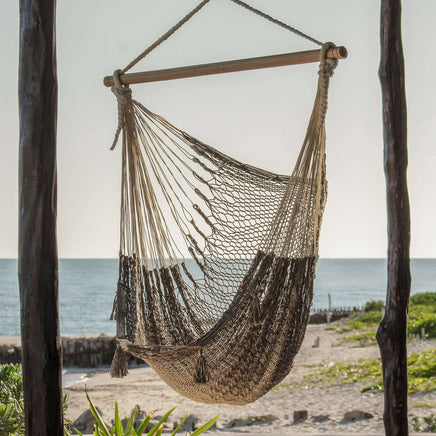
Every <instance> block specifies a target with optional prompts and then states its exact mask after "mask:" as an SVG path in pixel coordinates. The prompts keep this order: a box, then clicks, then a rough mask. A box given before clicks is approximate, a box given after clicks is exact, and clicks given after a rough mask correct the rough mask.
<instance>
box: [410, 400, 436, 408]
mask: <svg viewBox="0 0 436 436" xmlns="http://www.w3.org/2000/svg"><path fill="white" fill-rule="evenodd" d="M412 406H413V407H419V408H422V409H433V407H436V401H415V402H414V403H413V404H412Z"/></svg>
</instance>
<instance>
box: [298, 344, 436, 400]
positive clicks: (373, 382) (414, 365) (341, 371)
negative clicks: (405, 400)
mask: <svg viewBox="0 0 436 436" xmlns="http://www.w3.org/2000/svg"><path fill="white" fill-rule="evenodd" d="M434 374H436V348H432V349H430V350H426V351H422V352H420V353H412V354H410V355H409V356H408V379H409V393H410V394H414V393H418V392H431V391H435V390H436V377H434ZM355 383H364V386H363V387H362V388H361V389H360V391H361V392H367V391H369V390H375V391H382V390H383V374H382V364H381V359H380V358H378V359H371V360H359V361H357V362H346V363H332V364H329V365H325V366H323V367H320V368H318V369H317V370H315V371H313V372H311V373H310V374H308V375H307V376H305V378H304V381H303V382H302V385H303V386H300V388H301V387H304V386H318V387H320V386H321V387H328V386H332V385H348V384H355Z"/></svg>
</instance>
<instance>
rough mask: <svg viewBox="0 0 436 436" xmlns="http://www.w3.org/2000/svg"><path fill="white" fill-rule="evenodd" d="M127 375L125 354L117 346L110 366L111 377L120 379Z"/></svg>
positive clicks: (118, 345)
mask: <svg viewBox="0 0 436 436" xmlns="http://www.w3.org/2000/svg"><path fill="white" fill-rule="evenodd" d="M128 373H129V371H128V370H127V353H126V352H125V351H124V350H123V349H122V348H121V347H120V344H117V349H116V350H115V354H114V357H113V359H112V364H111V371H110V374H111V377H116V378H122V377H124V376H126V375H127V374H128Z"/></svg>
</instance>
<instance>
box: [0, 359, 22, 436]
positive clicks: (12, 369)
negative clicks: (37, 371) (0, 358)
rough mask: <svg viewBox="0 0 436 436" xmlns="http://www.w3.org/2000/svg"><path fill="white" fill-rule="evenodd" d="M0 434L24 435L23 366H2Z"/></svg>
mask: <svg viewBox="0 0 436 436" xmlns="http://www.w3.org/2000/svg"><path fill="white" fill-rule="evenodd" d="M0 434H2V435H8V434H24V394H23V375H22V372H21V365H1V366H0Z"/></svg>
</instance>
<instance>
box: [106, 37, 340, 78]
mask: <svg viewBox="0 0 436 436" xmlns="http://www.w3.org/2000/svg"><path fill="white" fill-rule="evenodd" d="M320 52H321V50H307V51H300V52H296V53H285V54H280V55H272V56H261V57H256V58H248V59H238V60H233V61H226V62H216V63H212V64H202V65H190V66H186V67H179V68H170V69H166V70H155V71H145V72H140V73H127V74H121V75H120V81H121V83H122V84H123V85H133V84H135V83H148V82H161V81H165V80H175V79H185V78H187V77H197V76H208V75H211V74H222V73H233V72H236V71H247V70H258V69H261V68H272V67H283V66H286V65H297V64H307V63H310V62H319V57H320ZM347 56H348V52H347V49H346V48H345V47H343V46H341V47H332V48H330V49H329V50H328V51H327V57H328V58H334V59H345V58H346V57H347ZM103 83H104V85H105V86H113V85H114V80H113V76H106V77H105V78H104V79H103Z"/></svg>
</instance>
